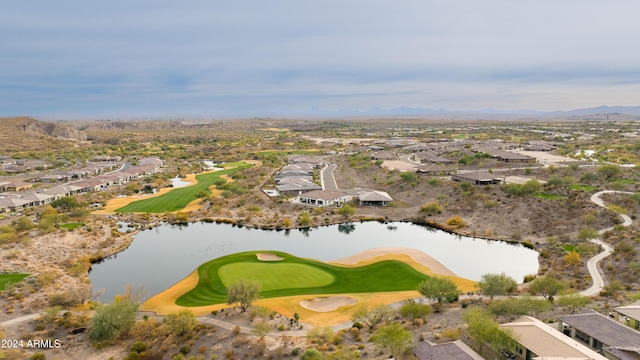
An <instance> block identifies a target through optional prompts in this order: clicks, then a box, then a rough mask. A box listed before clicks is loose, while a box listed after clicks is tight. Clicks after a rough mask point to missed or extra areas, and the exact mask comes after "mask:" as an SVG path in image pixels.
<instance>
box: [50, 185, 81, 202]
mask: <svg viewBox="0 0 640 360" xmlns="http://www.w3.org/2000/svg"><path fill="white" fill-rule="evenodd" d="M41 192H42V193H44V194H50V195H54V196H55V197H56V199H59V198H61V197H64V196H71V195H74V194H78V193H80V192H82V187H80V186H77V185H75V184H66V185H58V186H53V187H50V188H48V189H43V190H42V191H41Z"/></svg>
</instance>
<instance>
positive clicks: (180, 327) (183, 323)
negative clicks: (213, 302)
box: [163, 309, 198, 336]
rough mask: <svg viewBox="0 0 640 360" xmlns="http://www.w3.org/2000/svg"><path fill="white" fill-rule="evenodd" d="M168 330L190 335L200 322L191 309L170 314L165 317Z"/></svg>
mask: <svg viewBox="0 0 640 360" xmlns="http://www.w3.org/2000/svg"><path fill="white" fill-rule="evenodd" d="M163 322H164V326H165V328H166V329H167V331H168V332H169V333H171V334H173V335H175V336H183V335H189V334H191V332H193V329H195V328H196V325H197V324H198V322H197V321H196V317H195V315H193V312H191V310H189V309H184V310H180V311H178V312H174V313H171V314H169V315H168V316H167V317H165V318H164V319H163Z"/></svg>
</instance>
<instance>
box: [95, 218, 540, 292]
mask: <svg viewBox="0 0 640 360" xmlns="http://www.w3.org/2000/svg"><path fill="white" fill-rule="evenodd" d="M381 247H405V248H412V249H417V250H420V251H422V252H425V253H427V254H429V255H430V256H432V257H433V258H435V259H436V260H438V261H440V262H441V263H442V264H443V265H445V266H446V267H447V268H449V269H450V270H452V271H453V272H455V273H456V274H458V275H459V276H462V277H465V278H469V279H473V280H479V279H480V277H481V276H482V275H483V274H486V273H501V272H505V273H507V274H508V275H510V276H512V277H513V278H514V279H516V280H517V281H519V282H521V281H522V279H523V278H524V275H527V274H532V273H536V272H537V270H538V253H537V252H535V251H533V250H530V249H527V248H525V247H523V246H520V245H516V246H512V245H510V244H509V243H506V242H499V241H486V240H482V239H476V238H470V237H463V236H458V235H453V234H449V233H446V232H444V231H440V230H437V229H433V228H431V227H427V226H420V225H415V224H410V223H386V224H385V223H378V222H364V223H358V224H355V223H349V224H340V225H331V226H323V227H314V228H304V229H299V230H287V231H282V230H280V231H266V230H257V229H252V228H247V227H243V226H234V225H230V224H216V223H195V224H190V225H189V226H172V225H162V226H160V227H157V228H154V229H153V230H145V231H141V232H140V233H138V234H137V235H136V236H135V238H134V241H133V243H132V244H131V246H130V247H129V248H128V249H127V250H125V251H124V252H122V253H120V254H119V255H118V256H117V257H115V256H114V257H113V258H110V259H107V260H105V261H104V262H102V263H100V264H95V265H94V266H93V269H92V271H91V274H90V277H91V281H92V284H93V287H94V291H95V290H98V289H101V288H105V294H104V295H103V297H102V300H103V301H108V300H109V299H112V298H113V296H114V295H115V294H117V293H119V292H121V291H122V289H123V288H124V287H125V286H126V285H127V284H128V283H131V284H133V285H134V286H136V287H137V286H141V285H142V286H144V287H145V288H147V289H148V290H149V295H154V294H156V293H158V292H160V291H162V290H164V289H166V288H168V287H169V286H171V285H173V284H174V283H176V282H178V281H179V280H181V279H182V278H184V277H185V276H187V275H188V274H189V273H191V272H192V271H193V270H194V269H195V268H196V267H197V266H199V265H200V264H202V263H204V262H206V261H208V260H211V259H215V258H218V257H221V256H224V255H228V254H233V253H237V252H242V251H251V250H276V251H284V252H287V253H290V254H293V255H295V256H299V257H305V258H313V259H318V260H322V261H330V260H337V259H340V258H344V257H347V256H351V255H353V254H356V253H359V252H361V251H364V250H368V249H373V248H381Z"/></svg>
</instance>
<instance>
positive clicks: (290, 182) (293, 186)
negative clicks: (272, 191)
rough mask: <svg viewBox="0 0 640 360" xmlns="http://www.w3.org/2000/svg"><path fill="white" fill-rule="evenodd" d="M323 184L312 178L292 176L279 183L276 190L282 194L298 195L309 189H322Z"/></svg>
mask: <svg viewBox="0 0 640 360" xmlns="http://www.w3.org/2000/svg"><path fill="white" fill-rule="evenodd" d="M321 189H322V186H320V185H318V184H316V183H314V182H313V181H312V180H311V179H308V178H303V177H297V176H291V177H288V178H286V179H283V180H282V181H281V182H280V183H279V184H278V185H276V190H278V192H279V193H280V194H286V195H297V194H302V193H305V192H309V191H314V190H321Z"/></svg>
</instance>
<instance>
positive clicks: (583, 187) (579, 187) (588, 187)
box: [569, 185, 598, 191]
mask: <svg viewBox="0 0 640 360" xmlns="http://www.w3.org/2000/svg"><path fill="white" fill-rule="evenodd" d="M569 189H573V190H584V191H595V190H597V189H598V188H597V187H595V186H591V185H569Z"/></svg>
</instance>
